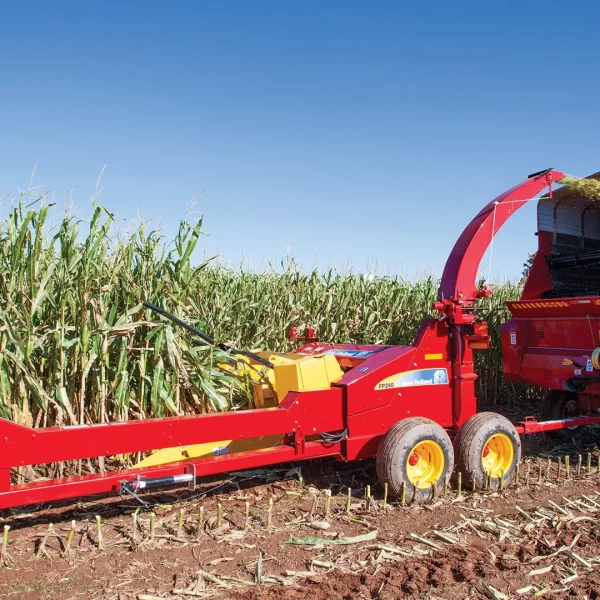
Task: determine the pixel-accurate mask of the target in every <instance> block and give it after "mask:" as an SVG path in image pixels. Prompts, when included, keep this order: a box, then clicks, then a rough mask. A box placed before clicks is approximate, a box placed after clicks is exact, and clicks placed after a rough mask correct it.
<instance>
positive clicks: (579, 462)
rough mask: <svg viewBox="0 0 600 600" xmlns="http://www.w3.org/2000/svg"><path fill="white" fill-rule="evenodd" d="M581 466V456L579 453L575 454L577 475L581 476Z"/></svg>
mask: <svg viewBox="0 0 600 600" xmlns="http://www.w3.org/2000/svg"><path fill="white" fill-rule="evenodd" d="M582 466H583V457H582V456H581V454H578V455H577V477H581V467H582Z"/></svg>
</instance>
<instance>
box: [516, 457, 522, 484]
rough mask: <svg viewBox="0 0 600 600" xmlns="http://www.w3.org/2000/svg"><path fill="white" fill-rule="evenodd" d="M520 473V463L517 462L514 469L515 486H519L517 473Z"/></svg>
mask: <svg viewBox="0 0 600 600" xmlns="http://www.w3.org/2000/svg"><path fill="white" fill-rule="evenodd" d="M520 474H521V463H520V462H518V463H517V467H516V469H515V486H516V487H519V483H520V481H519V475H520Z"/></svg>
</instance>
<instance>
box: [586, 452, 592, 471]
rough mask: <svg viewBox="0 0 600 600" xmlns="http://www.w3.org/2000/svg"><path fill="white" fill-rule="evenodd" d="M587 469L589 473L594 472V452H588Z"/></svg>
mask: <svg viewBox="0 0 600 600" xmlns="http://www.w3.org/2000/svg"><path fill="white" fill-rule="evenodd" d="M586 469H587V472H588V473H591V472H592V453H591V452H588V453H587V461H586Z"/></svg>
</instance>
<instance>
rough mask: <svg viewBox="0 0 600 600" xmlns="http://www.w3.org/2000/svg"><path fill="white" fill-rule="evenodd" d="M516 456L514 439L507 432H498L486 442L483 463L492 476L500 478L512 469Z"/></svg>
mask: <svg viewBox="0 0 600 600" xmlns="http://www.w3.org/2000/svg"><path fill="white" fill-rule="evenodd" d="M514 458H515V448H514V446H513V442H512V440H511V439H510V438H509V437H508V436H507V435H506V434H505V433H496V434H494V435H493V436H492V437H491V438H489V439H488V441H487V442H486V443H485V444H484V446H483V450H482V451H481V465H482V466H483V470H484V471H485V472H486V473H487V474H488V475H489V476H491V477H494V478H496V479H500V477H502V476H504V475H506V473H508V471H509V470H510V468H511V466H512V464H513V460H514Z"/></svg>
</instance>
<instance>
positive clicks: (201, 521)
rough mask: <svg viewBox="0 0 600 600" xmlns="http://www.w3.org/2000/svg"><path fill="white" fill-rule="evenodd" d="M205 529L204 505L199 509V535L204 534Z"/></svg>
mask: <svg viewBox="0 0 600 600" xmlns="http://www.w3.org/2000/svg"><path fill="white" fill-rule="evenodd" d="M203 529H204V506H201V507H200V508H199V509H198V529H197V534H198V537H200V535H201V534H202V530H203Z"/></svg>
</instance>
